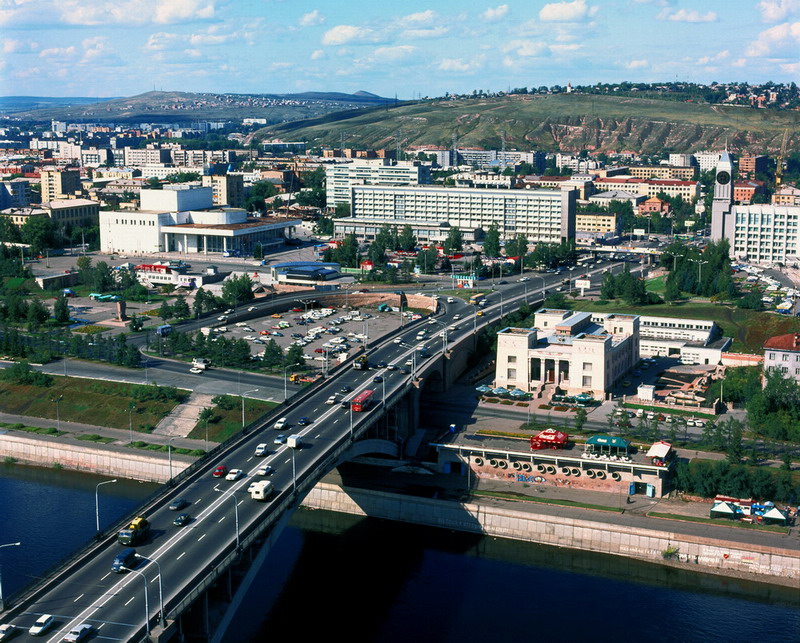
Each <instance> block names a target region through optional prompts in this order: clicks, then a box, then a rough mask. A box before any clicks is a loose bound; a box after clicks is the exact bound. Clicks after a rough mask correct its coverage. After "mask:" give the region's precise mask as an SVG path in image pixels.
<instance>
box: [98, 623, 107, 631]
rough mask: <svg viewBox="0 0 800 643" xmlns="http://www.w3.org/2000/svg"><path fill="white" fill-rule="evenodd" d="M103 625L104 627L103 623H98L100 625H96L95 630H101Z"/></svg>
mask: <svg viewBox="0 0 800 643" xmlns="http://www.w3.org/2000/svg"><path fill="white" fill-rule="evenodd" d="M103 625H105V623H100V625H98V626H97V629H98V630H100V629H102V628H103Z"/></svg>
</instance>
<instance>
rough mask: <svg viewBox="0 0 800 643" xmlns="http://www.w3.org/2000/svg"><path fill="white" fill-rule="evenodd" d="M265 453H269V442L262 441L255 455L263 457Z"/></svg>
mask: <svg viewBox="0 0 800 643" xmlns="http://www.w3.org/2000/svg"><path fill="white" fill-rule="evenodd" d="M265 455H269V449H268V447H267V443H266V442H262V443H261V444H259V445H258V446H257V447H256V452H255V456H256V457H257V458H263V457H264V456H265Z"/></svg>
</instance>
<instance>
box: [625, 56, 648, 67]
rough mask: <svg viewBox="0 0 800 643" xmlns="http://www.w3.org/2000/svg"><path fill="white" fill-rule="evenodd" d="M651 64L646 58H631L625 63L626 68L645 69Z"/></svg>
mask: <svg viewBox="0 0 800 643" xmlns="http://www.w3.org/2000/svg"><path fill="white" fill-rule="evenodd" d="M649 65H650V63H649V62H647V60H645V59H644V58H642V59H640V60H631V61H628V62H627V63H625V69H644V68H645V67H648V66H649Z"/></svg>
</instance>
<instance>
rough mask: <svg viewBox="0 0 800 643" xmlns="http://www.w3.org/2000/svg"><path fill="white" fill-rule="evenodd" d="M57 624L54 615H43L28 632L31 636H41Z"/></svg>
mask: <svg viewBox="0 0 800 643" xmlns="http://www.w3.org/2000/svg"><path fill="white" fill-rule="evenodd" d="M55 622H56V619H55V617H54V616H53V615H52V614H42V615H41V616H40V617H39V618H37V619H36V622H35V623H34V624H33V625H31V627H30V629H29V630H28V634H30V635H31V636H41V635H42V634H44V633H45V632H47V630H49V629H50V628H51V627H53V624H54V623H55Z"/></svg>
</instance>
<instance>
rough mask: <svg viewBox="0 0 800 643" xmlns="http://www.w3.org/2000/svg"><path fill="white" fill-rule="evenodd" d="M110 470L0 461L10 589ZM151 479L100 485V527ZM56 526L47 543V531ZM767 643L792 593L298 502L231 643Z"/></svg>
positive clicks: (71, 535)
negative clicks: (276, 642) (300, 506)
mask: <svg viewBox="0 0 800 643" xmlns="http://www.w3.org/2000/svg"><path fill="white" fill-rule="evenodd" d="M105 480H107V478H102V477H98V476H92V475H86V474H80V473H75V472H68V471H56V470H52V469H40V468H34V467H23V466H19V465H0V544H5V543H10V542H16V541H21V542H22V545H21V546H20V547H7V548H3V549H2V550H0V565H2V581H3V590H4V593H5V595H6V596H8V595H9V594H10V593H13V592H14V591H15V590H18V589H20V588H21V587H22V586H23V585H25V584H27V582H28V581H29V580H30V579H33V578H36V577H38V576H39V575H41V574H43V573H45V572H46V571H47V570H48V569H49V568H50V567H51V566H52V565H54V564H56V563H57V562H58V561H59V560H60V559H61V558H63V557H64V556H65V555H67V554H68V553H69V552H71V551H72V550H74V549H75V548H76V547H78V546H79V545H80V544H81V543H83V542H85V541H86V540H88V539H89V538H91V536H92V534H93V533H94V529H95V515H94V513H95V512H94V500H95V488H96V485H97V483H98V482H103V481H105ZM154 489H155V486H154V485H151V484H142V483H138V482H131V481H127V480H122V479H120V480H119V481H118V482H116V483H113V484H107V485H103V486H101V487H100V511H101V519H102V521H101V524H110V523H112V522H114V521H116V520H118V519H119V518H120V517H122V516H123V515H125V514H126V513H128V512H129V511H131V510H132V509H133V508H134V507H135V506H136V505H137V504H138V503H139V502H140V501H141V500H142V499H143V498H144V497H146V496H148V495H149V494H150V493H152V491H153V490H154ZM56 533H57V534H58V537H57V538H54V534H56ZM300 633H302V635H301V637H302V639H303V640H313V639H312V637H314V638H317V637H320V639H322V640H327V639H329V638H345V637H346V640H348V641H356V642H361V641H364V642H368V641H370V642H371V641H376V642H378V641H380V642H390V643H391V642H394V641H398V642H399V641H404V642H407V641H409V640H413V641H437V642H448V641H453V642H456V641H458V642H459V643H464V642H465V641H478V640H483V641H496V640H520V641H532V640H535V639H540V640H545V641H615V642H620V641H642V640H650V641H676V642H677V641H698V640H703V641H705V642H708V641H745V640H752V639H756V638H761V639H766V640H769V641H770V642H773V641H787V642H788V641H797V640H798V639H800V637H799V636H798V633H800V592H798V591H797V590H791V589H786V588H781V587H776V586H771V585H766V584H761V583H751V582H746V581H740V580H736V579H729V578H724V577H719V576H712V575H707V574H698V573H689V572H683V571H680V570H675V569H672V568H666V567H661V566H659V565H653V564H648V563H642V562H639V561H632V560H627V559H622V558H617V557H613V556H605V555H601V554H592V553H586V552H577V551H570V550H566V549H557V548H551V547H543V546H539V545H533V544H529V543H521V542H515V541H509V540H503V539H496V538H488V537H481V536H475V535H471V534H463V533H459V532H451V531H447V530H440V529H433V528H428V527H420V526H416V525H405V524H401V523H394V522H390V521H384V520H377V519H371V518H367V519H364V518H359V517H355V516H347V515H341V514H335V513H330V512H325V511H309V510H301V511H299V512H298V513H297V514H296V515H295V517H294V518H293V519H292V521H291V523H290V525H289V526H288V527H287V529H286V530H285V531H284V533H283V535H282V536H281V538H280V539H279V541H278V543H277V544H276V546H275V548H274V550H273V551H272V552H271V553H270V556H269V557H268V558H267V561H266V564H265V566H264V567H263V568H262V570H260V571H259V573H258V576H257V578H256V581H255V583H254V588H253V591H252V592H251V593H250V594H249V595H248V597H247V598H246V599H245V601H244V602H243V604H242V605H241V607H240V608H239V609H238V610H237V614H236V616H235V618H234V621H233V625H232V627H231V628H230V629H229V632H228V634H227V635H226V637H225V639H224V640H225V642H226V643H227V642H228V641H230V642H233V641H239V642H241V641H254V642H255V641H265V640H272V639H275V638H276V637H277V636H289V635H293V636H295V637H296V636H297V635H298V634H300Z"/></svg>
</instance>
